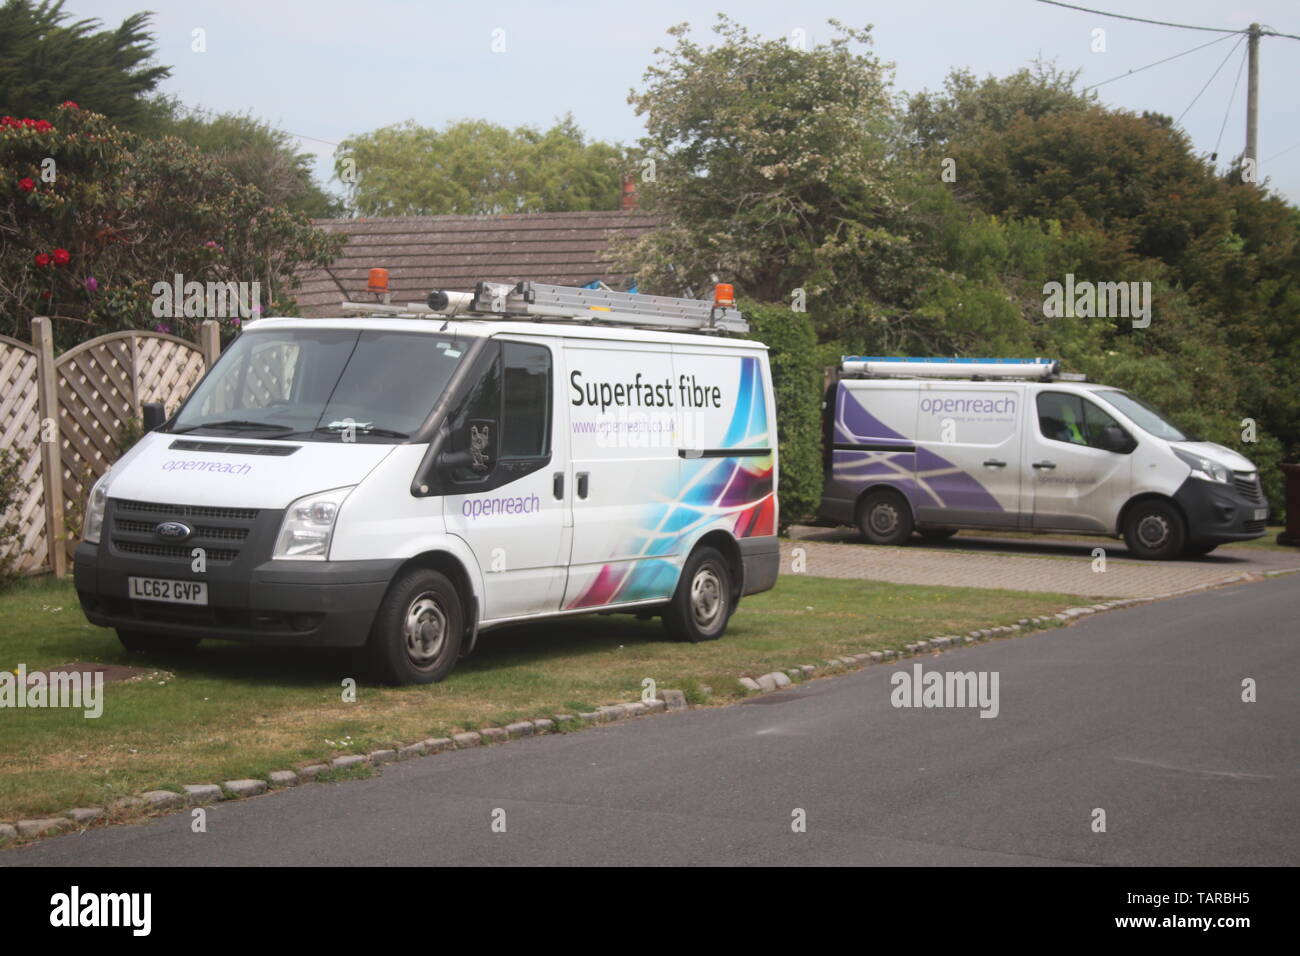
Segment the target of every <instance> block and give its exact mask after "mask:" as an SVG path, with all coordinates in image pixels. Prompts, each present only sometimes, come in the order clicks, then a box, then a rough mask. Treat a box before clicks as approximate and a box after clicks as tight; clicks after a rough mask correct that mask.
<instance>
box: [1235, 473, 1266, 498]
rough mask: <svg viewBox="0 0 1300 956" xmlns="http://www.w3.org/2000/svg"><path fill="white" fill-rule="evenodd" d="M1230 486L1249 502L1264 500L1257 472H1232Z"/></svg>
mask: <svg viewBox="0 0 1300 956" xmlns="http://www.w3.org/2000/svg"><path fill="white" fill-rule="evenodd" d="M1232 484H1233V487H1235V488H1236V489H1237V490H1238V491H1240V492H1241V493H1242V494H1243V495H1245V496H1246V497H1247V498H1249V499H1250V500H1251V501H1259V502H1262V501H1263V500H1264V489H1262V488H1261V487H1260V486H1259V473H1258V472H1254V471H1234V472H1233V473H1232Z"/></svg>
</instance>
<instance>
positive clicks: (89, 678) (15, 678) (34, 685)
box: [0, 664, 104, 719]
mask: <svg viewBox="0 0 1300 956" xmlns="http://www.w3.org/2000/svg"><path fill="white" fill-rule="evenodd" d="M0 707H14V708H41V707H70V708H72V709H73V710H81V711H83V713H82V716H83V717H86V718H87V719H94V718H96V717H98V716H100V715H101V714H103V713H104V672H103V671H54V672H53V673H50V674H46V673H45V672H44V671H37V672H36V673H34V674H28V673H27V665H26V664H19V665H18V670H17V671H16V672H13V673H11V672H9V671H0Z"/></svg>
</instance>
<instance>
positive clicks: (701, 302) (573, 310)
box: [343, 281, 749, 333]
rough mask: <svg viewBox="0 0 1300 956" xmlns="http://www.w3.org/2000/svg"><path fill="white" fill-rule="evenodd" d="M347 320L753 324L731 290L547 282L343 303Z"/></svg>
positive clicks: (689, 326)
mask: <svg viewBox="0 0 1300 956" xmlns="http://www.w3.org/2000/svg"><path fill="white" fill-rule="evenodd" d="M343 312H344V314H345V315H391V316H448V317H450V316H457V315H464V316H465V317H467V318H477V319H503V320H507V319H513V320H526V321H533V322H556V321H560V322H563V321H576V322H591V323H597V324H600V325H624V326H628V327H630V328H639V329H665V330H669V331H674V332H706V333H716V332H742V333H743V332H748V331H749V323H748V322H746V321H745V317H744V316H743V315H742V314H741V313H740V312H739V311H738V310H737V309H736V305H735V295H734V292H733V291H732V287H731V286H729V285H719V286H718V287H717V290H716V292H715V294H714V298H713V301H712V302H710V301H709V300H708V299H679V298H676V297H674V296H668V295H642V294H640V293H635V292H615V291H613V290H611V289H589V288H585V287H579V286H563V285H548V284H546V283H544V282H519V283H516V284H513V285H512V284H510V283H506V282H487V281H484V282H479V283H478V284H477V285H476V286H475V287H474V291H473V292H450V291H440V290H439V291H434V292H430V293H429V299H428V302H427V304H425V303H417V302H411V303H408V304H407V305H406V306H405V307H403V306H397V305H388V304H381V303H366V302H348V301H345V302H344V303H343Z"/></svg>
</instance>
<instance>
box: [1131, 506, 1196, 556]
mask: <svg viewBox="0 0 1300 956" xmlns="http://www.w3.org/2000/svg"><path fill="white" fill-rule="evenodd" d="M1186 541H1187V523H1186V522H1185V521H1183V516H1182V515H1181V514H1179V513H1178V509H1177V508H1175V507H1174V506H1173V505H1171V504H1167V503H1166V502H1163V501H1158V500H1155V499H1152V500H1150V501H1139V502H1138V503H1137V504H1136V505H1134V506H1133V507H1132V508H1131V509H1129V513H1128V517H1126V518H1125V519H1124V542H1125V543H1126V544H1127V545H1128V549H1129V551H1130V552H1131V553H1132V554H1133V556H1134V557H1138V558H1145V559H1147V560H1148V561H1167V560H1169V559H1170V558H1176V557H1178V556H1179V555H1180V554H1182V553H1183V546H1184V544H1185V542H1186Z"/></svg>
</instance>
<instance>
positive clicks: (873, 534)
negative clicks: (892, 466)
mask: <svg viewBox="0 0 1300 956" xmlns="http://www.w3.org/2000/svg"><path fill="white" fill-rule="evenodd" d="M858 530H859V531H860V532H862V537H864V538H866V539H867V541H869V542H870V543H872V544H902V543H903V542H904V541H906V540H907V539H908V538H910V537H911V536H912V509H911V507H909V506H908V504H907V499H906V498H904V497H903V496H902V495H900V494H899V493H898V492H897V491H873V492H872V493H871V494H869V495H867V497H866V498H864V499H862V504H861V505H859V506H858Z"/></svg>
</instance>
